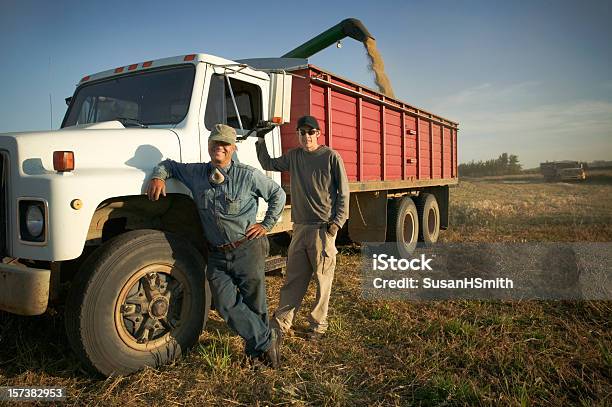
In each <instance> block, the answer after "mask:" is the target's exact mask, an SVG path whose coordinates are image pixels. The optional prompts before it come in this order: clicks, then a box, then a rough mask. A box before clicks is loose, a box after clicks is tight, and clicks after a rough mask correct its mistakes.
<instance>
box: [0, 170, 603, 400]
mask: <svg viewBox="0 0 612 407" xmlns="http://www.w3.org/2000/svg"><path fill="white" fill-rule="evenodd" d="M609 181H610V179H609V178H608V177H607V176H606V175H605V174H603V175H602V176H601V177H599V178H596V179H593V180H591V181H590V182H585V183H555V184H552V183H544V182H543V181H542V180H541V179H538V177H533V176H531V177H523V178H519V179H517V178H496V179H480V180H470V181H462V182H461V183H460V184H459V186H457V187H455V188H453V189H452V191H451V202H452V208H451V222H452V226H451V228H450V229H449V230H447V231H445V232H443V233H442V238H441V240H442V241H446V242H462V241H470V242H479V241H481V242H505V241H511V242H525V241H597V242H609V241H612V205H610V197H611V196H612V182H609ZM281 282H282V280H281V278H280V277H269V278H268V294H269V298H270V306H271V308H272V309H273V308H274V307H275V305H276V303H277V301H278V290H279V288H280V286H281ZM312 295H313V293H312V290H311V291H310V292H309V297H308V298H307V304H306V308H308V303H309V302H310V301H311V300H312ZM60 314H61V313H58V314H57V315H52V314H49V315H44V316H41V317H34V318H32V317H31V318H22V317H15V316H9V315H7V314H0V386H16V385H20V386H25V385H30V386H33V385H36V386H64V387H66V388H67V390H68V394H69V398H68V402H69V403H70V404H74V405H81V404H93V405H111V404H114V405H117V404H121V405H142V404H146V405H184V404H187V405H209V404H210V405H262V406H263V405H465V404H468V405H552V406H562V405H583V406H592V405H602V406H603V405H611V404H612V346H611V344H612V319H611V317H610V315H612V302H610V301H605V302H544V301H525V302H487V301H445V302H419V303H414V302H407V301H406V302H401V301H378V300H377V301H366V300H364V299H362V298H361V297H360V258H359V255H358V254H357V253H356V251H355V250H353V249H350V248H343V249H341V252H340V255H339V257H338V267H337V270H336V280H335V286H334V292H333V294H332V304H331V310H330V330H329V332H328V335H327V337H326V338H325V339H324V340H323V341H322V342H320V343H311V342H306V341H304V340H303V339H301V338H299V337H295V338H288V339H287V340H286V341H285V344H286V345H285V347H284V354H283V356H284V366H283V368H282V369H281V370H279V371H274V370H270V369H267V368H261V369H254V368H253V367H251V366H250V365H249V364H248V363H247V361H246V360H245V358H244V357H243V355H242V343H241V341H240V340H239V338H237V337H236V336H234V335H232V334H231V333H230V332H229V331H228V329H227V326H226V325H225V324H224V323H223V321H222V320H221V319H220V318H219V317H218V316H217V315H216V314H214V313H213V315H212V317H211V320H210V321H209V324H208V327H207V330H206V331H205V332H204V333H203V335H202V337H201V340H200V343H199V345H198V346H197V347H196V348H195V349H194V350H193V351H192V352H191V353H190V354H189V355H187V357H185V358H183V359H181V360H179V361H177V362H176V363H174V364H173V365H171V366H164V367H162V368H159V369H146V370H145V371H143V372H140V373H137V374H134V375H132V376H129V377H111V378H109V379H106V380H99V379H95V378H91V377H89V376H87V375H86V374H85V373H83V372H82V371H81V370H80V367H79V363H78V361H77V360H76V359H75V357H74V356H73V354H72V353H71V351H70V349H69V347H68V343H67V340H66V338H65V334H64V330H63V321H62V319H61V316H60ZM305 321H306V320H305V315H304V312H302V313H300V318H299V320H298V327H300V326H302V327H303V326H305Z"/></svg>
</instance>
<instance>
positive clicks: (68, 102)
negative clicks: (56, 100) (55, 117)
mask: <svg viewBox="0 0 612 407" xmlns="http://www.w3.org/2000/svg"><path fill="white" fill-rule="evenodd" d="M64 100H65V101H66V106H70V102H72V96H68V97H67V98H66V99H64Z"/></svg>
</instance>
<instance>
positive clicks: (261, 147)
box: [255, 137, 289, 171]
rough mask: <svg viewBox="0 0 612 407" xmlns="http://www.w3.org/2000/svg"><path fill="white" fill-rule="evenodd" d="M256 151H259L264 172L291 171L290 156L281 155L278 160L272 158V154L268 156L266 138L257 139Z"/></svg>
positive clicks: (258, 154) (258, 156) (259, 158)
mask: <svg viewBox="0 0 612 407" xmlns="http://www.w3.org/2000/svg"><path fill="white" fill-rule="evenodd" d="M255 150H256V151H257V159H258V160H259V163H260V164H261V168H263V169H264V170H267V171H289V156H288V155H281V156H280V157H278V158H270V154H268V147H267V146H266V139H265V138H264V137H258V138H257V143H255Z"/></svg>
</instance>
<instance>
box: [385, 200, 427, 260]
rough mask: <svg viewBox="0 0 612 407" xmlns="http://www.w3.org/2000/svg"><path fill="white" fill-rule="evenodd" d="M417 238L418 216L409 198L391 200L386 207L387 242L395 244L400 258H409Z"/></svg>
mask: <svg viewBox="0 0 612 407" xmlns="http://www.w3.org/2000/svg"><path fill="white" fill-rule="evenodd" d="M418 236H419V215H418V213H417V208H416V206H415V205H414V201H413V200H412V199H411V198H410V197H409V196H404V197H402V198H398V199H392V200H390V201H389V203H388V206H387V242H396V243H397V251H398V254H399V255H400V256H401V257H409V256H410V255H411V254H412V252H414V249H415V248H416V245H417V241H418Z"/></svg>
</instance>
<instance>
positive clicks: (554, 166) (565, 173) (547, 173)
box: [540, 160, 586, 182]
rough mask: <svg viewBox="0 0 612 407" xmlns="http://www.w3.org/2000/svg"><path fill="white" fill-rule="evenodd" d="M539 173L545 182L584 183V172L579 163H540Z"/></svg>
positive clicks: (582, 166) (567, 161)
mask: <svg viewBox="0 0 612 407" xmlns="http://www.w3.org/2000/svg"><path fill="white" fill-rule="evenodd" d="M540 172H541V173H542V175H543V176H544V180H546V181H547V182H555V181H584V180H585V179H586V172H585V170H584V165H583V164H582V163H581V162H579V161H569V160H566V161H550V162H548V161H547V162H545V163H540Z"/></svg>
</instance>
